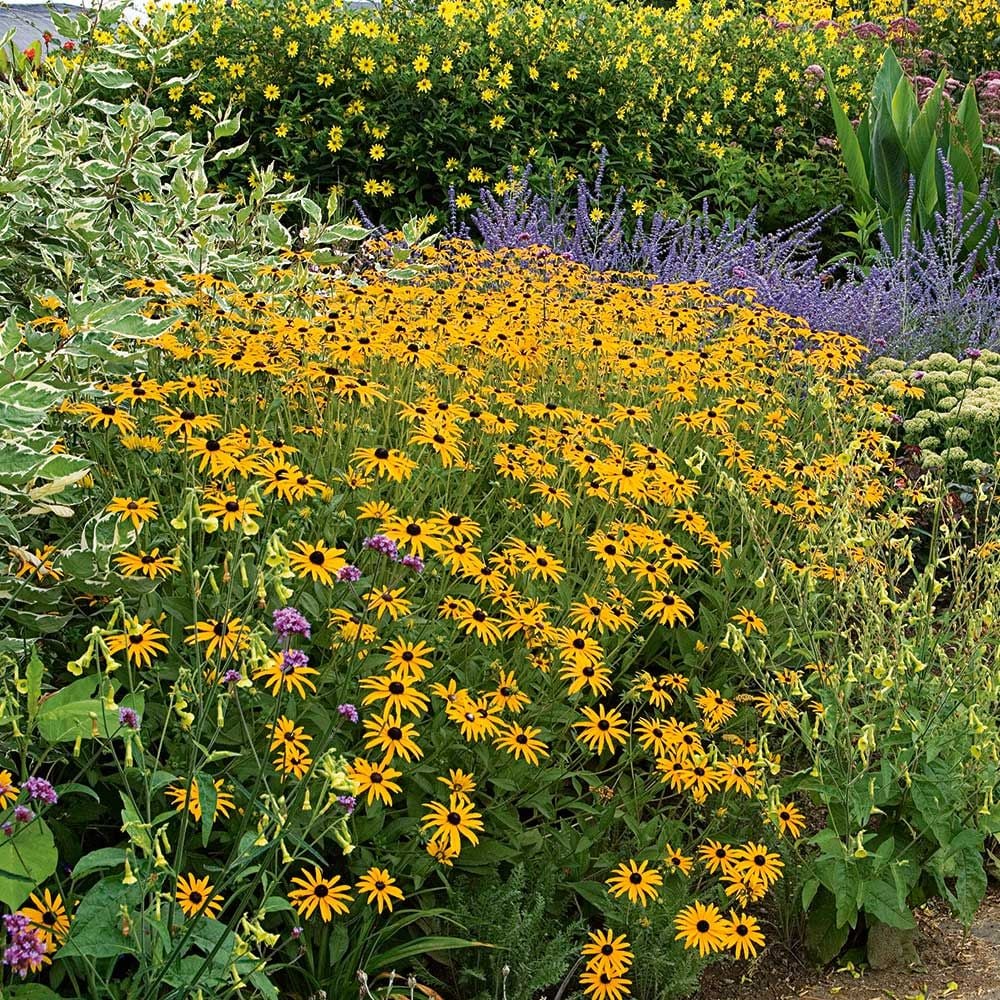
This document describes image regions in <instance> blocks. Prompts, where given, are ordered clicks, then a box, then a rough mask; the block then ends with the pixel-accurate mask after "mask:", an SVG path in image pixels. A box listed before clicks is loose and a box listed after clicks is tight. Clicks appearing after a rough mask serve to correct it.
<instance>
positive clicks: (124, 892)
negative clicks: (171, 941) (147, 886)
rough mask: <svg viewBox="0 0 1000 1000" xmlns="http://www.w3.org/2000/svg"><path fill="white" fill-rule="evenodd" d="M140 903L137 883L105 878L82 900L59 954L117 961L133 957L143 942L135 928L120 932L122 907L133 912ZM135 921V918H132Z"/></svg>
mask: <svg viewBox="0 0 1000 1000" xmlns="http://www.w3.org/2000/svg"><path fill="white" fill-rule="evenodd" d="M141 900H142V889H141V887H140V886H139V884H138V883H136V884H134V885H123V884H122V880H121V878H120V877H114V878H106V879H104V880H103V881H101V882H98V883H97V885H95V886H93V888H91V889H90V891H89V892H88V893H87V894H86V895H85V896H84V897H83V900H82V901H81V902H80V906H79V908H78V909H77V911H76V916H75V917H74V919H73V923H72V925H71V926H70V933H69V938H68V940H67V941H66V943H65V944H64V945H63V947H62V951H61V954H62V955H64V956H71V957H86V958H117V957H118V956H119V955H123V954H133V953H135V952H136V951H137V949H138V947H139V944H140V942H141V940H142V938H141V937H140V935H139V934H138V933H136V931H137V929H133V928H129V931H130V933H129V934H128V935H127V936H126V935H125V934H123V933H122V908H123V907H126V908H128V909H129V910H130V911H131V912H132V913H136V910H137V908H138V906H139V903H140V901H141ZM133 919H138V917H133Z"/></svg>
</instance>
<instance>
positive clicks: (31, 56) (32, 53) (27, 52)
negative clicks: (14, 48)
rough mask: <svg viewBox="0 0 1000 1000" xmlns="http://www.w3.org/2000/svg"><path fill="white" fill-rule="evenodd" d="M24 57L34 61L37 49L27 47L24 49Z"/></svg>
mask: <svg viewBox="0 0 1000 1000" xmlns="http://www.w3.org/2000/svg"><path fill="white" fill-rule="evenodd" d="M24 58H25V59H27V60H28V62H33V61H34V59H35V50H34V49H33V48H31V49H25V50H24Z"/></svg>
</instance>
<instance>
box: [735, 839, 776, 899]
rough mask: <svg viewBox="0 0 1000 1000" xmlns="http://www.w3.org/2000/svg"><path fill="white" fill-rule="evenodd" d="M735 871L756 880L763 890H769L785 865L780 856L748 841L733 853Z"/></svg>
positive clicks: (764, 846) (765, 846) (763, 845)
mask: <svg viewBox="0 0 1000 1000" xmlns="http://www.w3.org/2000/svg"><path fill="white" fill-rule="evenodd" d="M733 860H734V861H735V863H736V870H737V871H738V872H740V873H741V874H746V875H750V876H752V877H753V878H755V879H758V880H759V881H760V882H761V883H762V884H763V886H764V888H765V889H769V888H770V887H771V886H772V885H773V884H774V883H775V882H777V881H778V879H779V878H781V869H782V868H784V867H785V863H784V862H783V861H782V860H781V855H780V854H777V853H775V852H774V851H769V850H768V848H767V845H765V844H757V843H754V842H753V841H750V842H749V843H747V844H744V845H743V846H742V847H739V848H737V849H736V850H735V851H734V852H733Z"/></svg>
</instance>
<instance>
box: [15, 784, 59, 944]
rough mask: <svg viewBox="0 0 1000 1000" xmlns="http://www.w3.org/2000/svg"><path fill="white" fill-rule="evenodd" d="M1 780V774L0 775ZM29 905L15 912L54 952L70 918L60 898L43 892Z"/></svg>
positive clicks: (30, 898) (33, 897)
mask: <svg viewBox="0 0 1000 1000" xmlns="http://www.w3.org/2000/svg"><path fill="white" fill-rule="evenodd" d="M0 778H2V773H0ZM28 902H29V904H30V905H26V906H22V907H21V909H20V910H18V911H17V912H18V913H20V914H21V916H22V917H27V918H28V920H30V921H31V924H32V926H33V927H34V928H35V929H36V930H37V931H39V933H40V934H41V935H42V937H44V938H45V941H46V944H47V945H48V950H49V951H55V950H56V948H58V947H59V946H60V945H61V944H63V942H64V941H65V940H66V938H67V936H68V935H69V924H70V918H69V916H68V915H67V913H66V907H65V906H64V905H63V900H62V896H60V895H58V894H56V895H55V896H53V895H52V893H51V892H49V890H48V889H46V890H44V891H43V892H42V894H41V896H39V895H36V894H35V893H32V894H31V895H30V896H29V897H28Z"/></svg>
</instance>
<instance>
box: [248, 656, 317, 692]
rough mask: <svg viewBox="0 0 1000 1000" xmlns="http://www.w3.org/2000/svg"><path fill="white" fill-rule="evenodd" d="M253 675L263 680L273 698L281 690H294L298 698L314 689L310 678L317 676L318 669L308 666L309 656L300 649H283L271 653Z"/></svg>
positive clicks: (255, 678)
mask: <svg viewBox="0 0 1000 1000" xmlns="http://www.w3.org/2000/svg"><path fill="white" fill-rule="evenodd" d="M253 676H254V680H261V681H263V682H264V687H266V688H267V689H268V690H269V691H270V692H271V694H272V695H273V696H274V697H275V698H277V697H278V695H279V694H280V693H281V692H282V691H286V692H289V693H291V692H292V691H294V692H295V693H296V694H297V695H298V696H299V697H300V698H307V697H308V696H309V693H310V692H312V693H315V691H316V684H315V682H314V681H313V680H312V678H313V677H317V676H319V671H318V670H317V669H316V668H315V667H311V666H309V657H308V656H307V655H306V654H305V653H303V652H302V650H301V649H285V650H280V651H278V652H275V653H272V654H271V656H270V658H269V659H268V661H267V662H266V663H265V664H264V665H263V666H261V667H258V669H257V670H256V671H255V672H254V675H253Z"/></svg>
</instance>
